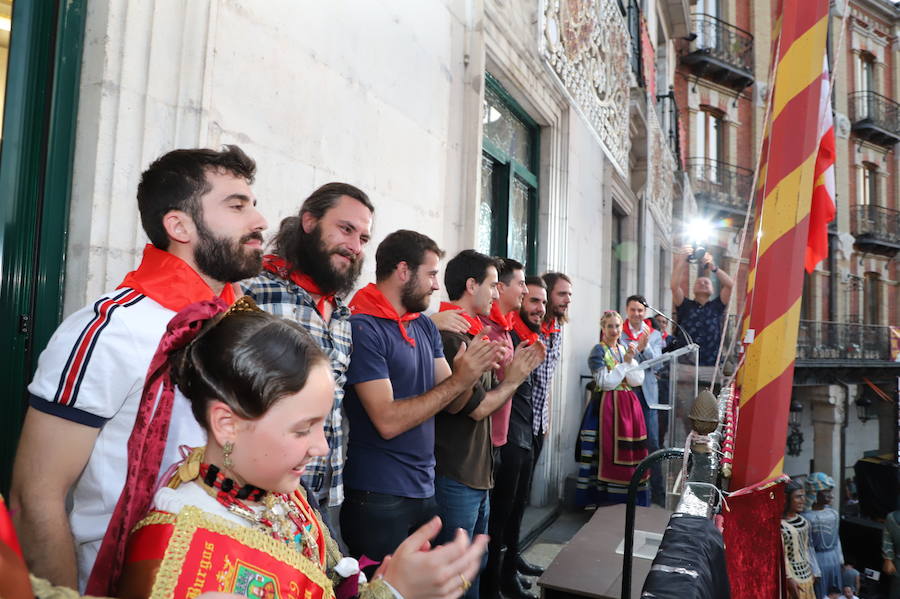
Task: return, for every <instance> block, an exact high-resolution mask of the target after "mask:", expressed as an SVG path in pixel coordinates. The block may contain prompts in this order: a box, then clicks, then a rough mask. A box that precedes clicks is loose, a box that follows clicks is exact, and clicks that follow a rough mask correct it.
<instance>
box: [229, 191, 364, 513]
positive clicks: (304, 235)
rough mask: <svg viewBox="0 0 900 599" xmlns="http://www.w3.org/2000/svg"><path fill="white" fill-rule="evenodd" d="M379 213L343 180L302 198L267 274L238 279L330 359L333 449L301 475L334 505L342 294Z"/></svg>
mask: <svg viewBox="0 0 900 599" xmlns="http://www.w3.org/2000/svg"><path fill="white" fill-rule="evenodd" d="M374 211H375V208H374V206H373V205H372V202H371V201H370V200H369V197H368V196H367V195H366V194H365V193H364V192H363V191H362V190H360V189H357V188H356V187H354V186H352V185H349V184H346V183H327V184H325V185H323V186H322V187H320V188H319V189H317V190H315V191H314V192H313V193H312V195H310V196H309V197H308V198H307V199H306V200H305V201H304V202H303V205H302V206H301V207H300V213H299V214H298V215H297V216H290V217H288V218H286V219H284V220H283V221H281V227H280V229H279V231H278V234H277V235H276V237H275V239H274V240H273V254H269V255H267V256H265V257H264V258H263V270H262V272H261V273H260V274H259V276H257V277H254V278H252V279H247V280H246V281H243V282H242V284H241V286H242V288H243V290H244V293H245V294H247V295H249V296H251V297H252V298H253V299H254V300H255V301H256V303H257V305H258V306H259V307H260V308H262V309H263V310H265V311H267V312H270V313H272V314H275V315H276V316H281V317H283V318H289V319H292V320H294V321H296V322H297V323H299V324H301V325H303V327H305V328H306V330H307V331H309V333H310V334H311V335H312V336H313V338H314V339H316V341H317V342H318V343H319V346H320V347H321V348H322V350H323V351H324V352H325V353H326V354H327V355H328V357H329V358H330V359H331V368H332V372H333V374H334V380H335V389H334V405H333V406H332V410H331V414H330V415H329V417H328V419H327V420H326V422H325V436H326V437H327V438H328V445H329V447H330V449H331V451H330V452H329V454H328V455H327V456H324V457H322V458H318V459H315V460H313V461H312V462H310V463H309V464H308V465H307V466H306V473H305V474H304V475H303V482H304V483H305V484H306V486H307V487H308V488H309V489H310V490H311V491H312V492H313V493H314V494H315V495H316V498H317V499H318V501H319V503H320V504H321V505H322V506H327V507H329V508H336V507H337V506H340V505H341V503H342V502H343V501H344V483H343V470H344V448H343V445H344V443H343V441H344V432H343V424H342V416H341V404H342V402H343V399H344V382H345V381H346V378H347V376H346V373H347V367H348V366H349V365H350V352H351V349H352V340H351V329H350V309H349V308H348V307H347V305H346V304H345V303H344V297H346V295H347V294H348V293H349V292H350V291H352V290H353V286H354V285H355V284H356V280H357V279H358V278H359V273H360V270H361V269H362V264H363V258H364V254H363V249H364V248H365V246H366V244H367V243H368V242H369V238H370V236H371V227H372V214H373V212H374ZM329 511H330V512H331V514H330V515H331V516H335V515H336V514H335V510H329ZM331 520H332V522H337V520H336V518H334V517H332V518H331Z"/></svg>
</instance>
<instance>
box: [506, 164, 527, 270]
mask: <svg viewBox="0 0 900 599" xmlns="http://www.w3.org/2000/svg"><path fill="white" fill-rule="evenodd" d="M530 191H531V189H530V188H529V187H528V186H527V185H526V184H525V183H523V182H522V181H521V180H520V179H519V178H518V177H513V188H512V193H511V194H510V195H511V197H510V203H509V235H508V242H507V251H506V256H505V257H506V258H512V259H513V260H518V261H519V262H521V263H522V264H525V263H526V262H527V261H528V199H529V194H530Z"/></svg>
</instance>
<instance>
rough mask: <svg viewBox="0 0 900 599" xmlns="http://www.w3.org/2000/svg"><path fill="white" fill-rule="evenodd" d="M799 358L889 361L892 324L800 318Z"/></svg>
mask: <svg viewBox="0 0 900 599" xmlns="http://www.w3.org/2000/svg"><path fill="white" fill-rule="evenodd" d="M797 359H798V360H840V361H856V360H868V361H873V360H878V361H885V362H886V361H890V359H891V338H890V327H885V326H878V325H870V324H854V323H843V322H825V321H817V320H801V321H800V330H799V334H798V336H797Z"/></svg>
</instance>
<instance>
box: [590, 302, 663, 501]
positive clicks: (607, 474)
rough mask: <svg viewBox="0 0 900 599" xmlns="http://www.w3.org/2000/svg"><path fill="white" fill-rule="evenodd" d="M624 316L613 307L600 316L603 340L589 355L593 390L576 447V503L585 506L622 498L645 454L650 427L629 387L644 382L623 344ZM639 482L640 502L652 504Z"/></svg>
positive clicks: (643, 483) (631, 351) (631, 349)
mask: <svg viewBox="0 0 900 599" xmlns="http://www.w3.org/2000/svg"><path fill="white" fill-rule="evenodd" d="M622 322H623V320H622V317H621V316H620V315H619V313H618V312H615V311H614V310H608V311H606V312H604V313H603V317H602V318H601V319H600V329H601V340H600V343H598V344H597V345H595V346H594V349H593V350H591V354H590V356H589V357H588V366H589V367H590V369H591V372H592V373H593V375H594V385H595V388H594V391H593V392H592V393H591V399H590V400H589V401H588V405H587V407H586V408H585V411H584V416H583V418H582V421H581V430H580V431H579V434H578V444H577V446H576V457H575V459H576V461H577V462H578V466H579V467H578V481H577V486H576V495H575V498H576V502H577V503H578V504H579V505H581V506H594V505H600V504H604V503H619V502H624V501H625V500H626V499H627V495H628V484H629V483H630V482H631V476H632V474H634V471H635V468H636V466H637V465H638V464H639V463H640V461H641V460H643V459H644V458H645V457H647V448H646V446H645V441H646V439H647V428H646V425H645V423H644V414H643V411H642V409H641V402H640V400H639V399H638V397H637V395H635V394H634V392H633V391H632V390H631V386H632V385H634V386H637V385H640V384H642V383H643V382H644V371H643V370H638V369H637V363H636V362H635V360H634V354H635V348H634V347H628V346H626V345H624V344H623V343H621V342H620V336H621V334H622ZM649 477H650V473H649V471H648V472H647V473H646V474H645V476H644V478H643V479H642V481H641V485H640V487H639V491H638V504H639V505H649V494H648V489H647V481H648V480H649Z"/></svg>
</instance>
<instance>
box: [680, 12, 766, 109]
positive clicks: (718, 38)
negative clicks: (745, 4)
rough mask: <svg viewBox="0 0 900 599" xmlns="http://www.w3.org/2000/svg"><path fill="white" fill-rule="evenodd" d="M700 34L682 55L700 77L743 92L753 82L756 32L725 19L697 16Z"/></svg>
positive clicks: (697, 27) (696, 28)
mask: <svg viewBox="0 0 900 599" xmlns="http://www.w3.org/2000/svg"><path fill="white" fill-rule="evenodd" d="M692 26H693V31H692V33H694V34H695V35H696V38H694V40H693V41H691V42H689V44H688V46H687V47H686V48H685V50H684V53H683V55H682V57H681V62H682V63H683V64H685V65H687V66H688V67H689V68H690V69H691V72H692V73H694V74H695V75H697V76H698V77H704V78H706V79H710V80H712V81H715V82H716V83H719V84H721V85H725V86H727V87H730V88H732V89H735V90H737V91H741V90H743V89H744V88H746V87H749V86H750V85H752V84H753V35H752V34H750V32H748V31H744V30H743V29H740V28H738V27H735V26H734V25H731V24H729V23H726V22H725V21H722V20H721V19H717V18H716V17H713V16H710V15H704V14H695V15H694V17H693V22H692Z"/></svg>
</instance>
